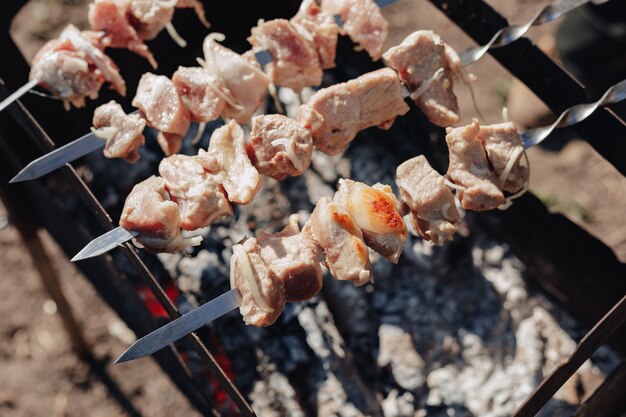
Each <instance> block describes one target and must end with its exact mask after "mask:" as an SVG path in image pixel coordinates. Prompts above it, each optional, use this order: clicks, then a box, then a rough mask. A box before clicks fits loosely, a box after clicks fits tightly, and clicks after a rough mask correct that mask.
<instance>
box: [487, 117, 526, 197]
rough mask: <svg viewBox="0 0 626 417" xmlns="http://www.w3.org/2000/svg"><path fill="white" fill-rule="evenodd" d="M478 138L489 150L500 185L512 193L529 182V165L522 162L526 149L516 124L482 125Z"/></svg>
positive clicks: (489, 157) (488, 154)
mask: <svg viewBox="0 0 626 417" xmlns="http://www.w3.org/2000/svg"><path fill="white" fill-rule="evenodd" d="M478 138H479V139H480V141H481V142H482V144H483V147H484V148H485V151H486V152H487V158H488V159H489V163H490V164H491V168H492V170H493V172H494V173H495V174H496V176H497V177H498V186H499V187H500V188H501V189H502V190H504V191H508V192H510V193H516V192H518V191H520V190H522V189H523V188H524V187H526V186H527V184H528V177H529V170H528V166H525V165H523V164H522V161H523V160H525V155H526V150H525V149H524V143H523V142H522V140H521V138H520V137H519V134H518V133H517V129H516V128H515V125H514V124H513V123H511V122H507V123H499V124H494V125H488V126H481V127H480V131H479V132H478Z"/></svg>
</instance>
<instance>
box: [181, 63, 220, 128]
mask: <svg viewBox="0 0 626 417" xmlns="http://www.w3.org/2000/svg"><path fill="white" fill-rule="evenodd" d="M172 82H173V83H174V86H176V90H178V94H179V96H180V99H181V100H182V101H183V103H184V104H185V107H186V108H187V109H188V110H189V114H190V117H191V121H192V122H200V123H208V122H211V121H213V120H216V119H217V118H219V117H220V115H221V114H222V111H224V107H225V106H226V101H225V100H224V99H223V98H222V97H221V96H220V94H219V85H218V82H219V81H218V80H217V78H215V76H214V75H212V74H211V73H210V72H209V71H207V70H205V69H204V68H195V67H194V68H188V67H178V69H177V70H176V72H175V73H174V75H173V76H172Z"/></svg>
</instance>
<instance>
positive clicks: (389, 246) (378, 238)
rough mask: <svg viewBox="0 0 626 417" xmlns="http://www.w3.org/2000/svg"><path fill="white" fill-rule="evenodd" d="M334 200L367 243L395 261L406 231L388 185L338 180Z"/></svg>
mask: <svg viewBox="0 0 626 417" xmlns="http://www.w3.org/2000/svg"><path fill="white" fill-rule="evenodd" d="M333 201H334V202H335V204H337V205H339V206H340V207H341V208H343V209H344V210H346V211H347V212H348V214H349V215H350V216H351V217H352V218H353V219H354V221H355V222H356V224H357V226H358V227H359V229H361V232H362V233H363V240H364V241H365V243H366V244H367V246H369V247H370V248H372V249H373V250H375V251H376V252H378V253H380V254H381V255H383V256H384V257H385V258H387V259H388V260H389V261H391V262H393V263H398V260H399V259H400V254H401V253H402V249H403V248H404V243H405V242H406V240H407V238H408V233H407V230H406V226H405V225H404V221H402V216H401V215H400V209H401V204H400V202H399V201H398V199H397V198H396V196H395V195H394V194H393V191H392V190H391V187H390V186H388V185H383V184H375V185H374V186H372V187H370V186H369V185H367V184H364V183H362V182H358V181H352V180H349V179H341V180H339V189H338V190H337V192H336V193H335V197H334V199H333Z"/></svg>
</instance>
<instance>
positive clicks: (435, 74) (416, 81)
mask: <svg viewBox="0 0 626 417" xmlns="http://www.w3.org/2000/svg"><path fill="white" fill-rule="evenodd" d="M447 49H448V50H452V48H450V47H448V48H447ZM454 55H455V56H456V54H454ZM449 57H450V58H451V59H452V58H453V56H452V55H451V53H448V54H447V53H446V45H445V44H444V43H443V41H442V40H441V38H440V37H439V36H438V35H436V34H435V33H433V32H431V31H429V30H419V31H417V32H413V33H412V34H410V35H409V36H407V37H406V38H405V39H404V40H403V41H402V43H400V45H397V46H394V47H393V48H390V49H389V50H388V51H387V52H385V54H384V55H383V59H384V60H385V63H386V64H387V66H389V67H391V68H393V69H395V70H396V71H398V74H400V79H402V81H403V82H404V83H405V84H406V85H407V87H408V88H409V90H410V91H411V98H412V99H413V100H414V101H415V104H416V105H417V106H418V107H419V108H420V109H421V110H422V111H423V112H424V114H425V115H426V117H428V119H429V120H430V121H431V122H433V123H434V124H436V125H437V126H442V127H447V126H452V125H453V124H455V123H457V122H458V121H459V106H458V104H457V101H456V96H455V95H454V92H453V91H452V88H453V85H454V82H453V78H454V77H453V76H454V72H453V69H451V68H450V65H453V66H454V70H455V71H460V61H459V62H458V63H457V64H455V63H454V62H451V61H450V60H449V59H448V58H449Z"/></svg>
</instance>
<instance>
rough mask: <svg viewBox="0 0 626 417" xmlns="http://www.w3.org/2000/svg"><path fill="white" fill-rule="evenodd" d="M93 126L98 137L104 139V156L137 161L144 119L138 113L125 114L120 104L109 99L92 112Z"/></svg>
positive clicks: (141, 142)
mask: <svg viewBox="0 0 626 417" xmlns="http://www.w3.org/2000/svg"><path fill="white" fill-rule="evenodd" d="M93 126H94V128H95V129H96V131H95V133H96V135H97V136H98V137H102V138H105V139H106V141H107V142H106V145H104V156H106V157H107V158H123V159H125V160H126V161H127V162H130V163H133V162H137V160H138V159H139V147H140V146H141V145H143V144H144V142H145V140H144V137H143V129H144V128H145V127H146V121H145V120H144V119H143V118H142V117H141V116H140V115H138V114H126V113H124V110H122V106H120V105H119V104H117V103H116V102H115V101H110V102H108V103H107V104H103V105H102V106H100V107H98V108H97V109H96V110H95V112H94V114H93Z"/></svg>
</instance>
